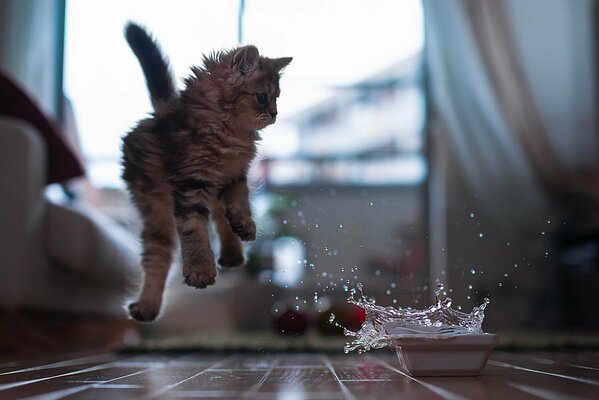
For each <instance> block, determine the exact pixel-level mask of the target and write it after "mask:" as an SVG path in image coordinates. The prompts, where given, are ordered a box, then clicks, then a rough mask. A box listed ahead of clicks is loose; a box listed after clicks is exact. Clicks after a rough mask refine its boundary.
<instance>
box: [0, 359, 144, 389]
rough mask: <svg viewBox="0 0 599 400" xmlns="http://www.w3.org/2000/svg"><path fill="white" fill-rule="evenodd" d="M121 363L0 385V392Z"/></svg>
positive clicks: (114, 362) (115, 362)
mask: <svg viewBox="0 0 599 400" xmlns="http://www.w3.org/2000/svg"><path fill="white" fill-rule="evenodd" d="M130 358H134V357H130ZM121 361H123V360H116V361H111V362H109V363H105V364H100V365H95V366H93V367H88V368H83V369H79V370H75V371H71V372H65V373H63V374H58V375H51V376H45V377H43V378H36V379H29V380H26V381H19V382H12V383H5V384H0V392H1V391H4V390H9V389H13V388H16V387H20V386H25V385H30V384H33V383H38V382H43V381H47V380H50V379H56V378H62V377H65V376H72V375H78V374H84V373H86V372H93V371H98V370H101V369H106V368H110V367H111V366H113V365H115V364H117V363H118V362H121Z"/></svg>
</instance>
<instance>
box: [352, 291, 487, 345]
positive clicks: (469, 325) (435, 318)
mask: <svg viewBox="0 0 599 400" xmlns="http://www.w3.org/2000/svg"><path fill="white" fill-rule="evenodd" d="M356 288H357V291H358V292H359V294H360V295H359V298H358V299H356V298H355V295H356V289H352V290H351V294H350V296H349V298H348V299H347V302H348V303H350V304H353V305H356V306H358V307H360V308H363V309H364V310H365V311H366V320H365V321H364V323H363V324H362V327H361V328H360V330H358V331H357V332H353V331H350V330H349V329H343V333H344V334H345V335H346V336H351V337H354V339H353V340H352V341H351V342H350V343H347V344H346V345H345V347H344V349H343V350H344V352H345V353H346V354H347V353H349V352H350V351H353V350H356V349H357V350H358V353H362V352H364V351H368V350H371V349H380V348H382V347H385V346H387V345H390V344H391V338H392V336H393V335H400V334H404V335H405V334H416V335H463V334H476V333H482V323H483V320H484V318H485V313H484V311H485V308H486V306H487V305H488V304H489V299H487V298H486V299H485V300H484V302H483V304H481V305H480V306H478V307H474V308H473V309H472V312H471V313H469V314H467V313H464V312H461V311H458V310H455V309H453V308H451V298H449V297H446V298H444V299H441V293H442V292H443V291H444V290H445V288H444V286H443V285H442V284H438V285H437V290H436V291H435V299H436V302H435V304H433V305H431V306H430V307H428V308H426V309H424V310H415V309H412V308H394V307H382V306H378V305H376V304H375V302H374V300H372V299H368V298H367V297H366V296H364V292H363V287H362V284H361V283H357V284H356Z"/></svg>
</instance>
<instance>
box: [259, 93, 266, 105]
mask: <svg viewBox="0 0 599 400" xmlns="http://www.w3.org/2000/svg"><path fill="white" fill-rule="evenodd" d="M256 100H257V101H258V103H260V104H262V105H263V106H265V105H267V104H268V96H266V93H263V92H260V93H256Z"/></svg>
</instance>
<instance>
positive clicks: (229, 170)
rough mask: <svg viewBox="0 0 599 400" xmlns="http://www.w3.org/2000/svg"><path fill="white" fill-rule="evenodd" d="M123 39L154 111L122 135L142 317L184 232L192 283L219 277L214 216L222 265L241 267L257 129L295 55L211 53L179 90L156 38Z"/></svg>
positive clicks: (135, 311)
mask: <svg viewBox="0 0 599 400" xmlns="http://www.w3.org/2000/svg"><path fill="white" fill-rule="evenodd" d="M125 36H126V39H127V42H128V43H129V45H130V47H131V49H132V50H133V52H134V53H135V55H136V56H137V58H138V59H139V62H140V64H141V67H142V69H143V72H144V75H145V78H146V83H147V86H148V91H149V94H150V98H151V101H152V105H153V108H154V113H153V114H152V115H151V116H150V117H149V118H146V119H142V120H141V121H139V122H138V123H137V125H136V126H135V127H134V128H133V129H132V130H131V131H130V132H129V133H128V134H127V135H126V136H125V137H124V138H123V143H122V151H123V155H122V166H123V174H122V177H123V180H124V181H125V182H126V183H127V187H128V189H129V192H130V194H131V198H132V201H133V203H134V204H135V206H136V207H137V209H138V210H139V212H140V214H141V217H142V220H143V230H142V233H141V240H142V245H143V253H142V268H143V271H144V283H143V287H142V289H141V293H140V295H139V299H138V301H137V302H135V303H132V304H131V305H130V306H129V313H130V314H131V316H132V317H133V318H135V319H136V320H138V321H141V322H150V321H153V320H154V319H155V318H156V317H157V316H158V314H159V312H160V307H161V304H162V294H163V291H164V286H165V280H166V277H167V274H168V270H169V267H170V265H171V262H172V260H173V251H174V247H175V244H176V236H178V238H179V243H180V246H181V253H182V261H183V277H184V278H185V283H186V284H187V285H189V286H193V287H196V288H205V287H206V286H208V285H212V284H213V283H214V280H215V277H216V266H215V262H214V254H213V252H212V249H211V247H210V238H209V218H210V217H212V220H213V221H214V223H215V226H216V231H217V233H218V236H219V240H220V243H221V246H220V247H221V254H220V258H219V260H218V263H219V264H220V266H221V267H224V268H229V267H236V266H241V265H243V263H244V255H243V247H242V244H241V241H240V240H244V241H250V240H254V239H255V238H256V225H255V223H254V221H253V220H252V216H251V210H250V205H249V201H248V186H247V178H246V176H247V171H248V167H249V164H250V162H251V161H252V159H253V158H254V155H255V152H256V144H255V142H256V141H257V140H259V136H258V133H257V131H258V130H260V129H263V128H265V127H266V126H268V125H270V124H272V123H274V122H275V120H276V116H277V97H278V96H279V93H280V90H279V78H280V74H281V70H282V69H283V68H284V67H286V66H287V65H288V64H289V63H290V62H291V58H290V57H286V58H274V59H272V58H266V57H263V56H261V55H260V54H259V53H258V49H257V48H256V47H254V46H243V47H239V48H236V49H233V50H230V51H220V52H214V53H212V54H210V55H208V56H204V60H203V61H204V65H203V66H200V67H197V66H195V67H192V68H191V72H192V74H191V75H190V76H189V77H188V78H187V79H186V80H185V88H184V89H183V90H182V91H181V92H180V93H177V90H176V89H175V83H174V81H173V78H172V74H171V72H170V68H169V64H168V61H167V60H166V58H165V57H164V56H163V55H162V53H161V50H160V49H159V47H158V44H157V43H156V42H155V41H154V39H152V38H151V37H150V35H149V34H148V33H147V32H146V31H145V30H144V29H143V28H141V27H139V26H137V25H135V24H133V23H129V24H127V26H126V27H125Z"/></svg>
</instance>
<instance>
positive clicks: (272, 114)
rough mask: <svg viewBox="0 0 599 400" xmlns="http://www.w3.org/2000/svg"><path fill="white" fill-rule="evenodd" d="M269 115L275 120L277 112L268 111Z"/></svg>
mask: <svg viewBox="0 0 599 400" xmlns="http://www.w3.org/2000/svg"><path fill="white" fill-rule="evenodd" d="M268 113H269V114H270V116H271V117H273V118H275V117H276V116H277V112H276V111H269V112H268Z"/></svg>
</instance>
